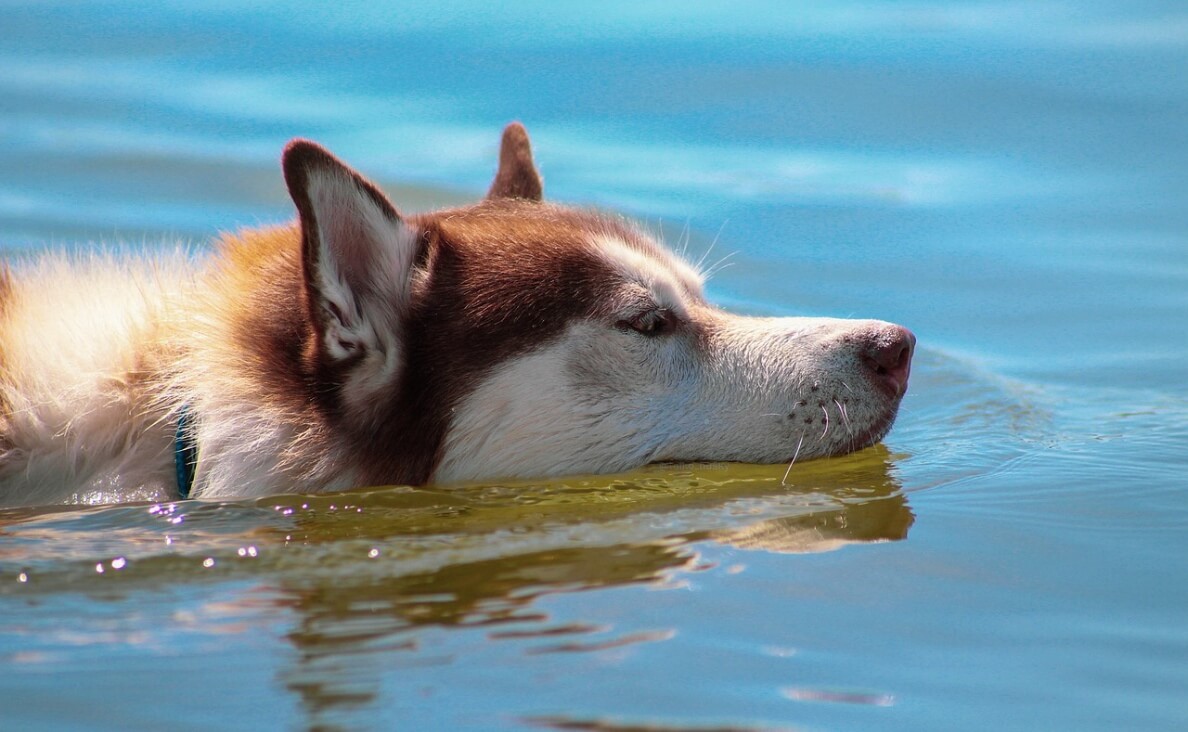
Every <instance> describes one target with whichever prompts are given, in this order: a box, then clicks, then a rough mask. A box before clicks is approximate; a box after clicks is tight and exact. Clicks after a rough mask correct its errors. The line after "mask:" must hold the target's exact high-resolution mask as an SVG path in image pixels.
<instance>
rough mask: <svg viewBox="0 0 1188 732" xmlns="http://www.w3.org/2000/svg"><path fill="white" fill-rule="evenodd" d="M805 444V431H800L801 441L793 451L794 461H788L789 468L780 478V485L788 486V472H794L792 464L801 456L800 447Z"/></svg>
mask: <svg viewBox="0 0 1188 732" xmlns="http://www.w3.org/2000/svg"><path fill="white" fill-rule="evenodd" d="M803 444H804V433H803V432H802V433H800V441H799V442H797V443H796V450H795V451H794V452H793V453H792V462H790V463H788V469H787V470H785V471H784V477H783V478H780V485H781V486H783V487H787V485H788V474H789V473H791V472H792V466H793V465H795V464H796V458H798V457H800V447H801V445H803Z"/></svg>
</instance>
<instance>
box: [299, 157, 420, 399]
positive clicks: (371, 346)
mask: <svg viewBox="0 0 1188 732" xmlns="http://www.w3.org/2000/svg"><path fill="white" fill-rule="evenodd" d="M282 167H283V169H284V175H285V183H286V185H287V186H288V188H289V195H290V196H292V198H293V202H294V203H295V204H296V205H297V213H298V218H299V220H300V224H301V247H302V267H303V273H304V279H305V292H306V298H307V303H308V307H309V313H310V318H311V320H312V321H313V325H314V329H315V331H316V334H317V344H316V345H317V354H316V358H317V361H318V368H319V370H321V371H322V373H323V375H326V374H329V375H331V376H332V377H333V379H334V380H335V381H336V382H337V383H339V384H341V388H342V393H343V396H344V397H345V398H346V400H347V402H348V404H350V403H356V402H357V403H358V404H359V405H367V404H373V403H374V402H373V400H372V399H371V398H372V397H373V396H374V394H372V393H371V392H374V391H375V390H376V389H377V388H379V387H383V386H386V385H388V384H390V383H391V381H392V379H394V378H395V376H396V371H397V369H398V368H399V367H400V364H401V363H402V356H403V353H402V345H401V340H400V338H401V327H402V326H401V323H402V321H403V315H404V314H405V313H406V312H407V308H408V306H409V301H410V298H411V290H412V278H413V269H414V262H415V259H416V256H417V253H418V251H419V249H420V237H419V235H418V232H417V231H416V230H415V229H414V228H413V227H410V226H409V225H408V224H407V223H406V222H405V221H404V220H403V219H402V218H401V217H400V214H399V213H398V212H397V211H396V208H395V207H394V206H393V205H392V204H391V203H390V202H389V201H388V199H387V198H386V197H385V196H384V194H383V193H382V192H380V190H379V189H378V188H377V187H376V186H375V185H374V184H372V183H371V182H369V181H367V180H366V179H364V178H363V177H362V176H361V175H359V174H358V173H356V172H355V171H354V170H351V169H350V168H349V167H347V165H346V164H344V163H343V162H342V161H340V160H339V159H338V158H336V157H334V156H333V155H332V154H330V153H329V152H328V151H326V150H325V149H324V148H322V147H320V146H318V145H317V144H315V143H313V142H309V141H308V140H293V141H292V142H290V143H289V144H288V146H286V147H285V152H284V156H283V158H282Z"/></svg>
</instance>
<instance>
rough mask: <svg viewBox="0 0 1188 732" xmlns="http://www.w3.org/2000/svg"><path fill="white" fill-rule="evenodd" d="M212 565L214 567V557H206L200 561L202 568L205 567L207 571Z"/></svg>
mask: <svg viewBox="0 0 1188 732" xmlns="http://www.w3.org/2000/svg"><path fill="white" fill-rule="evenodd" d="M214 565H215V561H214V557H207V558H206V559H203V560H202V566H203V567H206V568H207V569H210V568H211V567H213V566H214Z"/></svg>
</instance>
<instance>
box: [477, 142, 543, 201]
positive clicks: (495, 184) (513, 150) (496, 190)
mask: <svg viewBox="0 0 1188 732" xmlns="http://www.w3.org/2000/svg"><path fill="white" fill-rule="evenodd" d="M543 195H544V183H543V182H542V181H541V179H540V173H539V172H537V170H536V165H535V164H534V163H533V162H532V143H531V142H529V141H528V130H526V129H524V125H522V124H520V123H519V122H512V123H511V124H509V125H508V126H507V127H504V128H503V140H502V142H501V143H500V145H499V170H497V171H495V180H494V181H492V182H491V188H490V190H488V191H487V198H523V199H527V200H529V201H539V200H540V199H541V197H542V196H543Z"/></svg>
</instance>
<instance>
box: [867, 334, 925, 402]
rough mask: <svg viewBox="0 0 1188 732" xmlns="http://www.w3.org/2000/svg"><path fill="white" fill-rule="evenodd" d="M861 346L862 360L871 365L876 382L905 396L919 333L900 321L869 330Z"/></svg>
mask: <svg viewBox="0 0 1188 732" xmlns="http://www.w3.org/2000/svg"><path fill="white" fill-rule="evenodd" d="M865 340H866V343H864V344H863V346H862V350H861V358H862V363H863V364H865V365H866V367H867V368H868V369H870V371H871V373H872V375H873V376H874V379H875V381H876V383H879V384H881V385H882V386H883V387H885V388H886V389H888V390H889V391H890V392H891V396H896V397H898V396H903V393H904V392H905V391H907V384H908V375H909V374H910V373H911V370H912V351H913V350H915V348H916V336H915V335H913V334H912V332H911V331H910V330H908V329H907V328H904V327H903V326H900V325H889V326H886V327H883V328H879V329H877V330H874V331H871V332H869V333H868V334H867V337H866V339H865Z"/></svg>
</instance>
